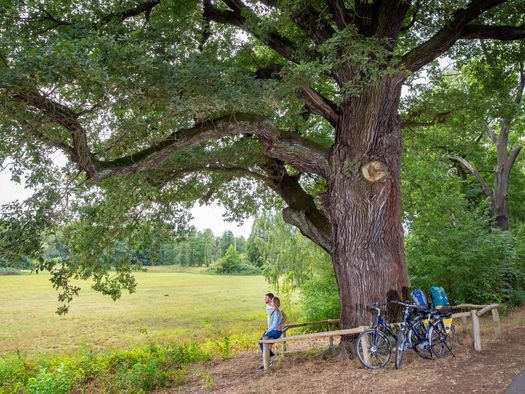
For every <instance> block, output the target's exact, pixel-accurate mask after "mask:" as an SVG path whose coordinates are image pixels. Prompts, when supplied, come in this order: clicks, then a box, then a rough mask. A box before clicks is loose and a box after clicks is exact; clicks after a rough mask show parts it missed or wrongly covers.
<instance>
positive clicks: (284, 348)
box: [282, 331, 286, 358]
mask: <svg viewBox="0 0 525 394" xmlns="http://www.w3.org/2000/svg"><path fill="white" fill-rule="evenodd" d="M283 338H286V331H283ZM284 353H286V342H283V347H282V354H283V358H284Z"/></svg>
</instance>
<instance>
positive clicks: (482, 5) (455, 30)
mask: <svg viewBox="0 0 525 394" xmlns="http://www.w3.org/2000/svg"><path fill="white" fill-rule="evenodd" d="M505 1H506V0H472V1H471V2H470V3H469V4H468V5H467V6H466V7H464V8H461V9H458V10H457V11H456V12H455V13H454V15H453V17H452V19H451V20H450V21H449V22H448V23H447V24H446V25H445V26H443V27H442V28H441V29H440V30H439V31H438V32H437V33H436V34H435V35H434V36H433V37H432V38H430V39H429V40H427V41H426V42H424V43H422V44H421V45H419V46H417V47H416V48H414V49H412V50H411V51H410V52H408V53H407V54H405V55H404V56H403V58H402V63H403V64H404V65H405V67H406V68H407V70H410V71H417V70H419V69H420V68H421V67H423V66H424V65H425V64H427V63H429V62H431V61H432V60H434V59H436V58H437V57H439V56H440V55H441V54H443V53H444V52H445V51H447V50H448V49H449V48H450V47H451V46H452V45H453V44H454V43H455V42H456V41H457V40H458V39H460V38H464V37H462V34H463V31H464V29H465V27H466V26H467V24H469V23H470V22H471V21H473V20H474V19H476V18H477V17H478V16H480V15H481V14H483V13H484V12H485V11H487V10H490V9H492V8H494V7H496V6H498V5H499V4H502V3H505Z"/></svg>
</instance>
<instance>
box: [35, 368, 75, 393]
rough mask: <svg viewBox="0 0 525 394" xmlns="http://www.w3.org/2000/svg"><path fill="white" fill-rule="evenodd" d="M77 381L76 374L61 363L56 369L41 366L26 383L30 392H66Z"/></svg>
mask: <svg viewBox="0 0 525 394" xmlns="http://www.w3.org/2000/svg"><path fill="white" fill-rule="evenodd" d="M75 382H76V376H75V375H74V374H73V373H72V372H71V371H67V369H66V368H65V367H64V364H60V365H59V367H58V368H57V369H56V370H55V371H49V370H47V369H46V368H40V369H39V370H38V372H37V374H36V375H35V376H34V377H31V378H29V380H28V381H27V384H26V388H27V391H28V392H29V393H30V394H66V393H68V392H69V391H70V390H71V388H72V387H73V385H74V384H75Z"/></svg>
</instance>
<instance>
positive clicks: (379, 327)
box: [355, 303, 398, 369]
mask: <svg viewBox="0 0 525 394" xmlns="http://www.w3.org/2000/svg"><path fill="white" fill-rule="evenodd" d="M385 306H386V305H385V304H377V303H375V304H372V305H371V306H370V310H371V311H376V312H377V316H376V320H375V323H374V324H373V325H372V327H371V328H370V329H368V330H366V331H364V332H362V333H361V334H360V335H359V336H358V337H357V340H356V342H355V354H356V356H357V358H358V359H359V361H360V362H361V364H363V365H364V366H365V367H366V368H372V369H375V368H383V367H384V366H385V365H387V364H388V362H389V361H390V357H391V356H392V343H391V341H390V339H389V338H388V336H387V334H388V335H390V336H391V337H392V338H393V339H394V341H396V342H397V340H398V338H397V335H396V334H395V333H394V331H393V330H392V329H391V328H390V327H389V326H388V324H386V323H385V321H384V320H383V318H382V317H381V309H380V308H382V307H385Z"/></svg>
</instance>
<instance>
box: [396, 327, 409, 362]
mask: <svg viewBox="0 0 525 394" xmlns="http://www.w3.org/2000/svg"><path fill="white" fill-rule="evenodd" d="M406 340H407V338H406V337H405V334H403V333H402V332H400V333H399V336H398V338H397V345H396V357H395V359H394V365H395V367H396V369H399V368H401V365H402V364H403V357H404V355H405V343H406Z"/></svg>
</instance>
